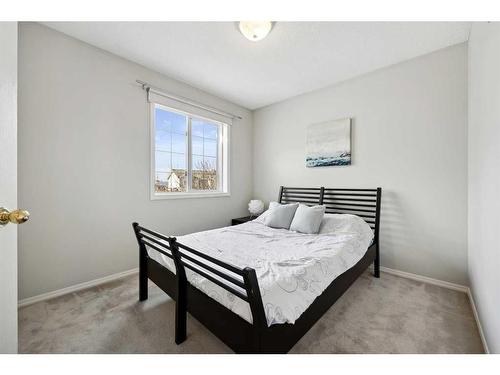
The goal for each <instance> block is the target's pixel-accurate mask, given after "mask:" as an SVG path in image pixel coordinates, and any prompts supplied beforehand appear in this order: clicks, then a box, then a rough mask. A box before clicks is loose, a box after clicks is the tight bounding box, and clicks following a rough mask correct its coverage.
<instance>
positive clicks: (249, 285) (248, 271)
mask: <svg viewBox="0 0 500 375" xmlns="http://www.w3.org/2000/svg"><path fill="white" fill-rule="evenodd" d="M280 190H281V189H280ZM280 195H281V194H280ZM243 281H244V283H245V286H246V292H247V296H248V303H249V305H250V310H251V311H252V318H253V326H254V330H253V333H254V334H253V337H252V340H253V342H252V348H253V350H252V352H255V353H258V352H261V339H262V331H263V330H264V329H265V328H267V318H266V313H265V311H264V304H263V303H262V296H261V295H260V289H259V282H258V281H257V274H256V273H255V270H254V269H253V268H250V267H245V268H244V269H243Z"/></svg>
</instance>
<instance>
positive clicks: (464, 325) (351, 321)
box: [19, 272, 483, 353]
mask: <svg viewBox="0 0 500 375" xmlns="http://www.w3.org/2000/svg"><path fill="white" fill-rule="evenodd" d="M150 284H151V285H150V297H149V300H148V301H146V302H142V303H141V302H138V288H137V276H133V277H128V278H126V279H123V280H120V281H116V282H112V283H108V284H105V285H102V286H99V287H95V288H92V289H88V290H84V291H81V292H77V293H73V294H70V295H67V296H63V297H59V298H56V299H53V300H50V301H46V302H39V303H36V304H34V305H31V306H27V307H24V308H22V309H20V311H19V352H21V353H231V350H230V349H229V348H228V347H227V346H225V344H223V343H222V342H221V341H220V340H219V339H217V338H216V337H215V336H214V335H212V334H211V333H210V332H209V331H208V330H207V329H205V328H204V327H203V326H202V325H201V324H200V323H198V322H197V321H196V320H195V319H193V318H188V338H187V340H186V341H185V342H184V343H183V344H182V345H179V346H178V345H176V344H175V343H174V339H173V332H174V327H173V319H174V310H173V308H174V302H173V301H172V300H171V299H170V298H169V297H167V296H166V295H165V294H164V293H163V292H162V291H161V290H160V289H159V288H157V287H156V286H155V285H154V284H152V283H150ZM482 352H483V348H482V345H481V340H480V337H479V334H478V330H477V326H476V323H475V321H474V317H473V314H472V310H471V307H470V304H469V301H468V298H467V296H466V295H465V294H464V293H461V292H456V291H452V290H448V289H444V288H441V287H437V286H434V285H428V284H423V283H420V282H416V281H412V280H407V279H403V278H400V277H396V276H392V275H388V274H385V273H382V277H381V278H380V279H375V278H373V277H372V276H371V275H370V274H369V273H368V272H367V273H365V274H364V275H363V276H362V277H360V278H359V279H358V280H357V281H356V282H355V283H354V285H353V286H352V287H351V288H350V289H349V290H348V291H347V292H346V293H345V294H344V295H343V296H342V297H341V298H340V300H338V301H337V303H336V304H335V305H334V306H333V307H332V308H330V310H329V311H328V312H327V313H326V314H325V315H324V316H323V317H322V318H321V319H320V321H318V322H317V323H316V325H315V326H314V327H313V328H312V329H311V330H310V331H309V332H308V333H307V334H306V335H305V336H304V337H303V338H302V339H301V340H300V341H299V342H298V343H297V344H296V345H295V347H294V348H293V349H292V351H291V353H482Z"/></svg>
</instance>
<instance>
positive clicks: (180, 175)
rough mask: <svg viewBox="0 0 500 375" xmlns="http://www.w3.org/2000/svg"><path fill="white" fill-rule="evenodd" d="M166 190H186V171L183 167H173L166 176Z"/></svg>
mask: <svg viewBox="0 0 500 375" xmlns="http://www.w3.org/2000/svg"><path fill="white" fill-rule="evenodd" d="M167 185H168V191H171V192H176V191H177V192H180V191H187V173H186V170H185V169H173V170H172V173H171V174H170V176H169V178H168V182H167Z"/></svg>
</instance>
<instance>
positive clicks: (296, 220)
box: [290, 204, 326, 234]
mask: <svg viewBox="0 0 500 375" xmlns="http://www.w3.org/2000/svg"><path fill="white" fill-rule="evenodd" d="M325 209H326V207H325V206H323V205H321V206H312V207H309V206H306V205H305V204H300V205H299V207H298V208H297V211H295V216H294V217H293V220H292V224H291V225H290V230H294V231H296V232H300V233H308V234H315V233H318V231H319V226H320V225H321V220H322V219H323V216H324V215H325Z"/></svg>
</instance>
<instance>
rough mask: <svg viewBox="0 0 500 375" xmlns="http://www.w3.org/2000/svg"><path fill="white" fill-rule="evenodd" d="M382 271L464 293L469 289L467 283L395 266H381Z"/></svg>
mask: <svg viewBox="0 0 500 375" xmlns="http://www.w3.org/2000/svg"><path fill="white" fill-rule="evenodd" d="M380 271H381V272H385V273H388V274H391V275H395V276H400V277H404V278H405V279H411V280H416V281H421V282H423V283H427V284H432V285H437V286H442V287H443V288H447V289H452V290H457V291H459V292H463V293H467V291H468V290H469V287H467V286H465V285H460V284H455V283H450V282H448V281H443V280H438V279H433V278H432V277H427V276H422V275H417V274H415V273H410V272H404V271H399V270H395V269H393V268H387V267H380Z"/></svg>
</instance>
